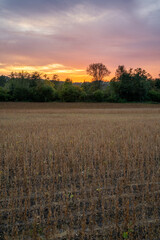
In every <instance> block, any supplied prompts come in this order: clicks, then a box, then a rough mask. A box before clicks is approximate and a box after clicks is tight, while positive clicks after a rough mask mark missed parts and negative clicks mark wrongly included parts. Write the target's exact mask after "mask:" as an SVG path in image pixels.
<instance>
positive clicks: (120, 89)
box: [110, 66, 151, 101]
mask: <svg viewBox="0 0 160 240" xmlns="http://www.w3.org/2000/svg"><path fill="white" fill-rule="evenodd" d="M150 80H151V76H150V75H149V74H148V73H147V72H146V71H145V70H143V69H141V68H137V69H135V70H134V71H133V70H132V69H130V70H129V71H127V70H126V69H125V67H124V66H118V69H117V70H116V74H115V78H113V79H112V80H111V82H110V84H111V87H112V88H113V89H114V91H115V93H116V95H117V97H118V98H119V99H125V100H126V101H144V100H147V95H148V92H149V90H150V88H151V84H150V82H151V81H150Z"/></svg>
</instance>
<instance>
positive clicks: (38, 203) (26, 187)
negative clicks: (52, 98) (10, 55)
mask: <svg viewBox="0 0 160 240" xmlns="http://www.w3.org/2000/svg"><path fill="white" fill-rule="evenodd" d="M0 239H1V240H2V239H6V240H7V239H8V240H10V239H15V240H18V239H26V240H28V239H35V240H38V239H48V240H51V239H53V240H58V239H59V240H62V239H63V240H64V239H66V240H71V239H72V240H76V239H77V240H78V239H81V240H85V239H96V240H101V239H103V240H108V239H129V240H133V239H134V240H135V239H137V240H142V239H147V240H158V239H160V107H159V105H149V104H148V105H145V104H91V103H88V104H85V103H83V104H78V103H77V104H76V103H74V104H67V103H64V104H63V103H48V104H47V103H46V104H43V103H0Z"/></svg>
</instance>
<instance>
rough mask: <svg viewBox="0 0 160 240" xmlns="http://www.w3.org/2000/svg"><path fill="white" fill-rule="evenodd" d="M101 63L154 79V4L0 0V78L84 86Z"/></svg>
mask: <svg viewBox="0 0 160 240" xmlns="http://www.w3.org/2000/svg"><path fill="white" fill-rule="evenodd" d="M96 62H102V63H103V64H105V65H106V66H107V68H108V69H109V70H110V71H111V75H110V76H109V77H108V78H107V79H106V80H109V79H110V78H111V77H113V76H114V73H115V70H116V68H117V67H118V65H125V66H126V68H130V67H132V68H136V67H141V68H143V69H145V70H146V71H148V72H149V73H151V75H152V76H153V77H158V74H159V73H160V0H26V1H23V0H0V74H9V73H10V72H11V71H21V70H24V71H32V72H33V71H41V72H43V73H46V74H49V75H50V76H52V75H53V74H58V75H59V77H60V79H61V80H64V79H65V78H66V77H70V78H71V79H72V80H73V81H84V80H85V81H88V80H89V79H90V78H89V76H87V75H86V68H87V66H88V65H89V64H90V63H96Z"/></svg>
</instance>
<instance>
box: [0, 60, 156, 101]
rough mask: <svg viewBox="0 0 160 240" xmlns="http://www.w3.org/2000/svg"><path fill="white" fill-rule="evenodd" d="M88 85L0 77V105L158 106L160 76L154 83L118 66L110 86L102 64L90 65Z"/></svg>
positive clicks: (20, 74) (36, 74)
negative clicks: (122, 104) (66, 103)
mask: <svg viewBox="0 0 160 240" xmlns="http://www.w3.org/2000/svg"><path fill="white" fill-rule="evenodd" d="M86 72H87V74H89V75H90V76H92V81H91V82H83V83H81V84H79V85H76V84H74V83H73V82H72V80H71V79H69V78H67V79H66V80H65V81H63V82H62V81H60V79H59V77H58V75H53V77H52V80H50V79H49V78H48V76H47V75H43V76H42V74H40V73H39V72H34V73H28V72H23V71H22V72H18V73H17V72H15V73H13V72H12V73H11V74H10V75H9V76H4V75H1V76H0V101H31V102H49V101H62V102H80V101H82V102H145V101H151V102H160V75H159V78H156V79H153V78H152V77H151V75H150V74H149V73H147V72H146V71H145V70H143V69H141V68H136V69H132V68H130V69H129V70H127V69H126V68H125V67H124V66H123V65H120V66H118V68H117V70H116V72H115V77H114V78H112V79H111V81H110V82H105V81H104V78H105V77H106V76H108V75H109V74H110V71H109V70H108V69H107V67H106V66H105V65H104V64H102V63H93V64H90V65H89V66H88V68H87V70H86Z"/></svg>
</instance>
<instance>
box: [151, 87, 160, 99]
mask: <svg viewBox="0 0 160 240" xmlns="http://www.w3.org/2000/svg"><path fill="white" fill-rule="evenodd" d="M149 98H150V100H151V101H153V102H160V91H156V90H153V89H152V90H150V91H149Z"/></svg>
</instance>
